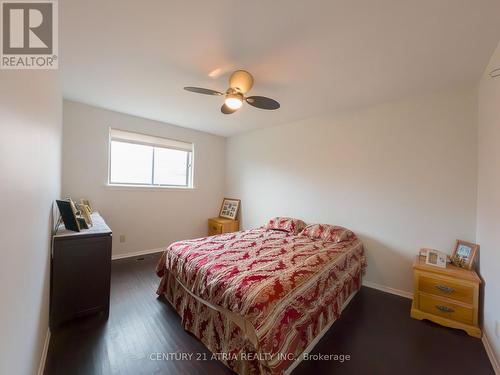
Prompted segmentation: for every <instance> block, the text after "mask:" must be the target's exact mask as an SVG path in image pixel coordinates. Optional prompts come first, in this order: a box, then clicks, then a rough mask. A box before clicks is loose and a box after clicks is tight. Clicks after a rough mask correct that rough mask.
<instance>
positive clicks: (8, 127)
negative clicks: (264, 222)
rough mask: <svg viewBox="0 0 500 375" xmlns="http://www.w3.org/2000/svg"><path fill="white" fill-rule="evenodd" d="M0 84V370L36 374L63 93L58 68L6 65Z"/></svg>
mask: <svg viewBox="0 0 500 375" xmlns="http://www.w3.org/2000/svg"><path fill="white" fill-rule="evenodd" d="M0 87H1V89H0V201H1V202H2V215H1V216H0V228H1V229H0V231H1V236H0V238H1V247H0V255H1V261H0V285H1V287H0V306H1V307H0V374H19V375H24V374H26V375H32V374H36V372H37V371H38V364H39V362H40V356H41V353H42V348H43V345H44V341H45V337H46V334H47V327H48V302H49V256H50V255H49V254H50V246H49V243H50V230H51V225H52V224H51V219H52V218H51V213H52V202H53V201H54V199H56V198H58V197H59V192H60V185H61V180H60V173H61V133H62V127H61V107H62V98H61V94H60V90H59V84H58V76H57V72H47V71H30V70H26V71H5V70H4V71H0Z"/></svg>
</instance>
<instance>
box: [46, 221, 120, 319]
mask: <svg viewBox="0 0 500 375" xmlns="http://www.w3.org/2000/svg"><path fill="white" fill-rule="evenodd" d="M92 221H93V223H94V225H93V226H92V227H91V228H90V229H82V231H81V232H73V231H70V230H67V229H65V228H64V225H61V226H60V227H59V230H58V231H57V234H56V235H55V236H53V246H52V258H51V264H50V312H49V316H50V318H49V319H50V327H51V328H52V329H54V328H56V327H57V326H59V325H60V324H61V323H63V322H65V321H68V320H71V319H73V318H77V317H80V316H84V315H87V314H92V313H96V312H102V313H103V314H104V316H105V318H107V317H108V316H109V290H110V281H111V241H112V240H111V239H112V232H111V229H110V228H109V227H108V226H107V225H106V223H105V222H104V220H103V218H102V217H101V216H100V215H99V214H98V213H97V212H95V213H93V214H92Z"/></svg>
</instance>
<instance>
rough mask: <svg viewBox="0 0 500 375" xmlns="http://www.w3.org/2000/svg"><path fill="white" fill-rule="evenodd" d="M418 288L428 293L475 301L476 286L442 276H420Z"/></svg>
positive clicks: (466, 301)
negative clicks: (445, 278) (442, 277)
mask: <svg viewBox="0 0 500 375" xmlns="http://www.w3.org/2000/svg"><path fill="white" fill-rule="evenodd" d="M418 289H419V290H420V291H422V292H425V293H428V294H433V295H436V296H440V297H446V298H450V299H454V300H457V301H461V302H465V303H470V304H472V303H473V302H474V288H473V287H472V286H468V285H464V284H459V283H456V282H452V281H447V280H443V279H440V278H434V277H431V276H420V277H419V280H418Z"/></svg>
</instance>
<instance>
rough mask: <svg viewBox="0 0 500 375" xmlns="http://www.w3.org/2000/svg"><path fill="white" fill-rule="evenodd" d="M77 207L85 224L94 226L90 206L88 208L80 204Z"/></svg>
mask: <svg viewBox="0 0 500 375" xmlns="http://www.w3.org/2000/svg"><path fill="white" fill-rule="evenodd" d="M77 207H78V210H79V211H80V215H81V217H83V218H84V219H85V222H86V223H87V225H89V226H92V225H93V223H92V216H91V213H90V209H89V206H87V205H86V204H78V205H77Z"/></svg>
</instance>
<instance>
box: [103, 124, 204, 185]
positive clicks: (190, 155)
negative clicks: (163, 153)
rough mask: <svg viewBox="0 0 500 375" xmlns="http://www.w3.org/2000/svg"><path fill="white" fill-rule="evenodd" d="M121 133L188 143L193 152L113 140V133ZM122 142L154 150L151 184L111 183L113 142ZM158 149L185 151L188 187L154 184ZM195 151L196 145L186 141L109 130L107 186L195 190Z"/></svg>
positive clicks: (134, 141) (157, 145) (145, 143)
mask: <svg viewBox="0 0 500 375" xmlns="http://www.w3.org/2000/svg"><path fill="white" fill-rule="evenodd" d="M113 130H116V131H120V132H125V133H129V134H132V135H133V134H136V135H137V136H146V137H151V138H156V139H161V140H165V141H173V142H181V143H186V144H190V145H191V151H188V150H182V149H178V148H175V147H168V146H163V145H159V144H155V143H149V142H141V141H138V140H122V139H113V136H112V131H113ZM113 141H115V142H121V143H128V144H137V145H142V146H149V147H151V148H152V149H153V152H152V162H151V184H144V183H134V182H113V181H111V148H112V142H113ZM156 148H164V149H167V150H176V151H179V150H180V151H185V152H186V158H187V160H186V185H170V184H155V183H154V173H155V149H156ZM194 149H195V144H194V142H186V141H180V140H175V139H171V138H166V137H161V136H157V135H150V134H143V133H138V132H133V131H129V130H122V129H118V128H111V127H110V128H109V137H108V176H107V182H106V186H109V187H113V188H126V189H128V188H131V189H138V188H139V189H141V188H142V189H172V190H194V189H195V187H194Z"/></svg>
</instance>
